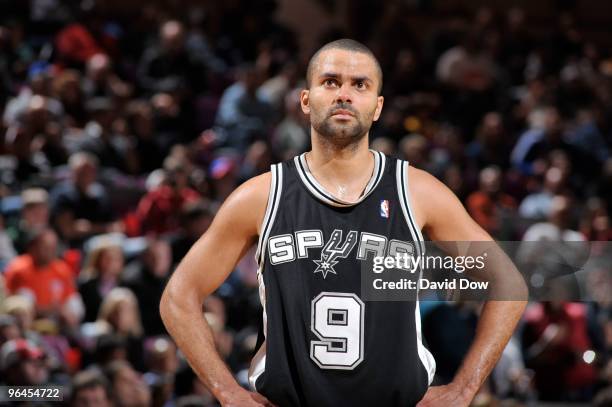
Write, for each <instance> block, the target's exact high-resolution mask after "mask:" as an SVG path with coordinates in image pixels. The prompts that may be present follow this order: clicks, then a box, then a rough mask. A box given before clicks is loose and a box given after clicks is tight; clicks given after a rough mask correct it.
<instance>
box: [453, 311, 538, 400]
mask: <svg viewBox="0 0 612 407" xmlns="http://www.w3.org/2000/svg"><path fill="white" fill-rule="evenodd" d="M526 304H527V302H526V301H487V302H486V303H485V305H484V307H483V310H482V313H481V316H480V319H479V321H478V327H477V329H476V337H475V339H474V342H473V343H472V346H471V347H470V349H469V351H468V353H467V356H466V357H465V359H464V360H463V363H462V365H461V368H460V369H459V371H458V372H457V374H456V375H455V378H454V380H453V384H456V385H458V386H460V388H461V389H463V390H464V391H465V392H466V395H467V396H468V397H473V396H474V395H475V394H476V392H477V391H478V389H480V386H482V383H483V382H484V381H485V379H486V378H487V376H488V375H489V373H491V370H492V369H493V367H495V364H496V363H497V361H498V360H499V358H500V356H501V354H502V352H503V350H504V348H505V347H506V344H507V343H508V341H509V340H510V337H511V336H512V333H513V332H514V329H515V327H516V324H517V323H518V321H519V319H520V318H521V315H522V313H523V310H524V309H525V305H526Z"/></svg>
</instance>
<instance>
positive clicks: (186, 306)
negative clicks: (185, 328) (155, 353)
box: [159, 272, 203, 330]
mask: <svg viewBox="0 0 612 407" xmlns="http://www.w3.org/2000/svg"><path fill="white" fill-rule="evenodd" d="M175 273H176V272H175ZM202 303H203V299H201V298H200V295H199V293H198V290H197V289H196V288H195V287H194V286H193V285H191V284H179V282H178V281H177V280H176V279H170V281H169V282H168V285H167V286H166V288H165V289H164V292H163V293H162V296H161V300H160V302H159V313H160V316H161V319H162V321H163V323H164V325H165V326H166V328H167V329H169V330H170V329H171V325H172V323H173V322H174V321H176V320H177V319H180V318H178V317H179V316H187V315H188V314H191V313H194V314H195V313H200V312H201V309H202V305H201V304H202Z"/></svg>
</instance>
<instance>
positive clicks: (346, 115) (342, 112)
mask: <svg viewBox="0 0 612 407" xmlns="http://www.w3.org/2000/svg"><path fill="white" fill-rule="evenodd" d="M331 115H332V117H335V118H337V119H345V120H348V119H350V118H352V117H354V116H355V115H354V114H353V112H351V111H350V110H346V109H338V110H334V111H333V112H332V114H331Z"/></svg>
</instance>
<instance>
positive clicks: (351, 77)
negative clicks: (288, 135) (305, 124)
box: [300, 49, 383, 145]
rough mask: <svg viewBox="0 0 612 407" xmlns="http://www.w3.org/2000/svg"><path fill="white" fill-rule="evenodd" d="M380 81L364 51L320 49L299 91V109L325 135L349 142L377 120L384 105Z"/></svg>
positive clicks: (332, 140)
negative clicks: (308, 79)
mask: <svg viewBox="0 0 612 407" xmlns="http://www.w3.org/2000/svg"><path fill="white" fill-rule="evenodd" d="M379 85H380V77H379V74H378V71H377V69H376V63H375V61H374V60H373V59H372V58H371V57H370V56H368V55H367V54H364V53H360V52H353V51H347V50H341V49H331V50H327V51H323V52H322V53H321V54H320V55H319V56H318V58H317V60H316V61H315V62H314V66H313V70H312V76H311V83H310V88H309V89H308V90H303V91H302V93H301V95H300V100H301V105H302V110H303V112H304V113H305V114H307V115H310V123H311V125H312V127H313V129H314V130H316V131H317V133H319V134H320V135H321V136H323V137H324V138H325V139H327V140H329V141H331V142H333V143H334V144H337V145H349V144H351V143H354V142H355V141H358V140H360V139H361V138H362V137H364V136H365V135H366V134H367V132H368V131H369V130H370V127H371V126H372V122H373V121H376V120H378V118H379V116H380V112H381V110H382V105H383V97H382V96H378V87H379Z"/></svg>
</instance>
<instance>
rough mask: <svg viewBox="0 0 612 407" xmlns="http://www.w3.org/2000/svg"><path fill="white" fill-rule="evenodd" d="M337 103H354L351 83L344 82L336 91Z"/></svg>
mask: <svg viewBox="0 0 612 407" xmlns="http://www.w3.org/2000/svg"><path fill="white" fill-rule="evenodd" d="M336 103H352V100H351V87H350V84H342V86H340V87H339V88H338V91H337V92H336Z"/></svg>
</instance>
